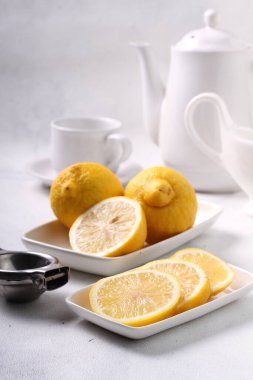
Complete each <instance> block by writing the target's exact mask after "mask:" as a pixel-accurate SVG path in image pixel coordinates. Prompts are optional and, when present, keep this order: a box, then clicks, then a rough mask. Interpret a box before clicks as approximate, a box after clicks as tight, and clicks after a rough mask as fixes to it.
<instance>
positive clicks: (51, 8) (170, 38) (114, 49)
mask: <svg viewBox="0 0 253 380" xmlns="http://www.w3.org/2000/svg"><path fill="white" fill-rule="evenodd" d="M209 7H214V8H217V9H218V10H219V11H220V14H221V15H220V24H221V25H222V27H224V28H225V29H228V30H231V31H233V32H234V34H236V35H238V36H239V37H241V38H243V39H247V40H249V41H250V42H253V22H252V20H253V2H252V1H250V0H233V1H231V0H215V1H211V0H209V1H207V0H187V1H185V0H135V1H134V0H106V1H105V0H36V1H35V0H0V123H1V124H0V131H1V151H0V155H1V157H2V160H1V161H2V169H1V172H2V173H3V170H4V167H3V165H4V162H5V160H6V159H7V157H8V156H9V155H14V156H18V157H19V159H21V160H22V156H23V155H22V149H28V150H29V152H30V155H31V157H33V158H37V157H42V156H46V155H47V154H48V142H49V137H50V134H49V122H50V120H51V119H53V118H56V117H59V116H66V115H86V114H94V115H105V116H111V117H115V118H118V119H120V120H122V122H123V128H124V132H125V133H126V134H128V135H129V136H130V137H132V139H133V140H134V152H135V154H137V150H138V144H139V142H138V141H139V138H140V136H143V138H144V140H145V142H146V144H147V147H150V149H151V151H149V154H150V152H152V151H154V150H155V149H157V148H156V147H154V146H153V144H152V143H151V142H150V141H149V140H148V138H147V136H145V134H144V129H143V125H142V114H141V88H140V77H139V67H138V62H137V57H136V52H135V51H134V50H133V49H131V48H130V47H129V46H128V41H130V40H135V39H136V40H140V39H142V40H144V39H146V40H149V41H150V42H151V43H152V50H153V54H154V55H155V56H156V59H157V62H158V68H159V70H160V71H161V73H162V76H163V77H164V78H166V75H167V71H168V65H169V55H170V45H171V44H172V43H175V42H177V41H178V40H179V39H180V38H181V37H182V36H183V35H184V34H185V33H187V32H189V31H190V30H192V29H196V28H199V27H202V25H203V22H202V15H203V12H204V10H205V9H207V8H209ZM13 140H15V142H19V141H20V142H22V145H21V147H20V151H16V149H15V152H13V151H12V150H11V149H10V148H9V144H7V147H6V142H11V143H13ZM147 151H148V149H147ZM26 156H27V154H26ZM142 159H145V157H144V158H143V157H142Z"/></svg>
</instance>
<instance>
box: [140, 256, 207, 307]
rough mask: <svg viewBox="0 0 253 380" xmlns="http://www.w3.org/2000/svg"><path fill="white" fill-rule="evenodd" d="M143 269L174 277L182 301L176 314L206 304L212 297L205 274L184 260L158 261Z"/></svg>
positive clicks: (196, 266)
mask: <svg viewBox="0 0 253 380" xmlns="http://www.w3.org/2000/svg"><path fill="white" fill-rule="evenodd" d="M142 268H143V269H154V270H158V271H161V272H164V273H169V274H172V275H174V276H175V277H176V278H177V279H178V281H179V283H180V289H181V299H180V301H179V303H178V305H177V308H176V312H177V313H181V312H183V311H186V310H189V309H192V308H193V307H196V306H200V305H202V304H203V303H205V302H206V301H207V300H208V298H209V297H210V294H211V291H210V284H209V281H208V279H207V276H206V274H205V272H204V271H203V270H202V269H201V268H200V267H199V266H198V265H196V264H192V263H190V262H187V261H183V260H176V259H174V260H172V259H165V260H157V261H153V262H151V263H148V264H146V265H144V266H143V267H142Z"/></svg>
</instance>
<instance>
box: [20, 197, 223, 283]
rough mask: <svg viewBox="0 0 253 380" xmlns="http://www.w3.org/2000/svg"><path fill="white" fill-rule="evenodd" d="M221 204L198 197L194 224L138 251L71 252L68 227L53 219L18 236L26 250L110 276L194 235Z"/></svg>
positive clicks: (205, 226) (206, 225)
mask: <svg viewBox="0 0 253 380" xmlns="http://www.w3.org/2000/svg"><path fill="white" fill-rule="evenodd" d="M221 212H222V208H221V207H220V206H218V205H216V204H214V203H211V202H206V201H202V200H198V212H197V217H196V221H195V224H194V226H193V227H192V228H190V229H189V230H187V231H185V232H182V233H181V234H178V235H176V236H173V237H171V238H169V239H166V240H163V241H161V242H160V243H156V244H153V245H150V246H147V247H145V248H142V249H140V250H138V251H135V252H132V253H129V254H127V255H124V256H119V257H98V256H91V255H86V254H83V253H79V252H75V251H73V250H72V249H71V247H70V245H69V235H68V229H67V228H66V227H64V226H63V225H62V223H60V222H58V221H57V220H54V221H52V222H49V223H47V224H43V225H41V226H38V227H36V228H34V229H32V230H31V231H28V232H27V233H25V234H24V236H23V237H22V240H23V242H24V244H25V246H26V247H27V248H28V250H30V251H35V252H36V251H37V252H38V251H39V252H42V253H47V254H49V255H53V256H55V257H57V258H58V259H59V260H60V261H61V263H62V264H64V265H68V266H69V267H70V268H73V269H76V270H79V271H82V272H88V273H94V274H98V275H102V276H111V275H113V274H116V273H120V272H124V271H126V270H129V269H132V268H135V267H139V266H140V265H143V264H145V263H147V262H149V261H151V260H155V259H156V258H158V257H159V256H162V255H165V254H166V253H168V252H170V251H172V250H174V249H175V248H177V247H179V246H180V245H182V244H184V243H186V242H188V241H190V240H191V239H194V238H195V237H196V236H198V235H200V234H201V233H202V232H203V231H205V230H206V229H208V228H209V227H210V226H211V225H212V224H213V223H214V222H215V220H216V219H217V218H218V216H219V215H220V213H221Z"/></svg>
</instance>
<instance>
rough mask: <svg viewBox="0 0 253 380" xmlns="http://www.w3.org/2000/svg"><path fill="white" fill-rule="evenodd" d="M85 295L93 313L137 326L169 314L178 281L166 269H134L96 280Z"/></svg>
mask: <svg viewBox="0 0 253 380" xmlns="http://www.w3.org/2000/svg"><path fill="white" fill-rule="evenodd" d="M89 297H90V304H91V307H92V310H93V311H94V312H95V313H97V314H99V315H101V316H103V317H107V318H110V319H113V320H115V321H116V322H119V323H123V324H126V325H129V326H136V327H137V326H144V325H148V324H150V323H154V322H157V321H160V320H162V319H164V318H166V317H170V316H171V315H173V312H174V310H175V308H176V305H177V303H178V301H179V299H180V285H179V283H178V281H177V279H176V278H175V277H174V276H172V275H169V274H167V273H162V272H159V271H153V270H139V271H138V270H135V271H133V272H125V273H121V274H119V275H116V276H112V277H107V278H104V279H102V280H100V281H98V282H96V283H95V284H94V285H93V286H92V288H91V290H90V295H89Z"/></svg>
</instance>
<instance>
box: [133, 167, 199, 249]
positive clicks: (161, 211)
mask: <svg viewBox="0 0 253 380" xmlns="http://www.w3.org/2000/svg"><path fill="white" fill-rule="evenodd" d="M125 195H126V196H127V197H129V198H132V199H135V200H137V201H138V202H139V203H140V204H141V205H142V207H143V209H144V212H145V215H146V219H147V229H148V235H147V242H148V243H150V244H153V243H157V242H159V241H161V240H164V239H167V238H169V237H171V236H174V235H176V234H178V233H180V232H183V231H185V230H187V229H189V228H191V227H192V225H193V223H194V220H195V217H196V213H197V199H196V195H195V192H194V190H193V188H192V186H191V185H190V183H189V182H188V181H187V180H186V178H185V177H184V176H183V175H182V174H180V173H178V172H177V171H175V170H173V169H170V168H166V167H154V168H149V169H145V170H143V171H141V172H140V173H138V174H137V175H136V176H135V177H134V178H133V179H132V180H131V181H130V182H129V183H128V184H127V186H126V189H125Z"/></svg>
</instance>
